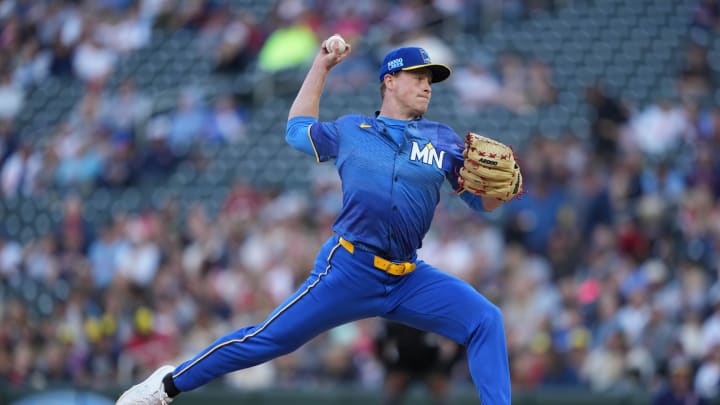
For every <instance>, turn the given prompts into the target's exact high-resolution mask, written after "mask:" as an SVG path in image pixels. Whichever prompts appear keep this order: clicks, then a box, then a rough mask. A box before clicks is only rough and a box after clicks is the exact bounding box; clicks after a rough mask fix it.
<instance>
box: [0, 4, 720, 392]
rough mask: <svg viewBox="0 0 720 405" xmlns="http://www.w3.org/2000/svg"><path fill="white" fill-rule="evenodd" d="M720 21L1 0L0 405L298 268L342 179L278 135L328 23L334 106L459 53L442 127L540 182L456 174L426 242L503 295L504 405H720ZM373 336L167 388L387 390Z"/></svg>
mask: <svg viewBox="0 0 720 405" xmlns="http://www.w3.org/2000/svg"><path fill="white" fill-rule="evenodd" d="M719 29H720V4H719V3H718V2H717V1H716V0H396V1H379V0H368V1H358V2H341V1H330V0H276V1H270V0H268V1H254V0H224V1H223V0H178V1H170V0H96V1H90V0H88V1H82V0H74V1H73V0H64V1H63V0H2V1H0V404H21V403H22V404H47V403H65V404H74V403H78V404H79V403H82V404H91V403H97V404H101V403H112V402H111V401H110V399H112V398H114V396H115V395H117V394H118V393H119V392H121V391H122V390H124V389H125V388H127V387H128V386H129V385H131V384H133V383H135V382H137V381H138V380H139V379H142V378H144V377H145V376H146V375H147V374H148V373H149V372H150V371H152V370H153V369H155V368H156V367H157V366H159V365H161V364H165V363H171V364H178V362H179V361H181V360H185V359H187V358H188V357H190V356H192V355H194V354H195V353H196V352H197V351H198V350H200V349H201V348H203V347H205V346H206V345H207V344H209V343H210V342H211V341H213V340H214V339H215V338H216V337H218V336H220V335H222V334H225V333H227V332H230V331H232V330H234V329H235V328H238V327H241V326H245V325H248V324H252V323H257V322H260V321H261V320H262V319H264V317H265V315H266V314H267V313H268V312H269V311H270V310H271V309H273V308H274V307H275V306H276V305H277V304H279V303H280V302H281V301H282V300H283V299H284V298H285V297H286V296H287V295H289V294H290V293H291V292H292V291H294V289H295V287H296V286H297V285H299V283H300V282H301V281H303V280H304V279H305V278H306V276H307V274H308V271H309V269H310V268H311V267H312V262H313V259H314V255H315V253H316V251H317V249H318V248H319V246H320V245H321V243H322V242H323V241H324V240H325V239H326V238H327V237H328V236H330V232H331V231H330V224H331V223H332V221H333V219H334V216H335V215H336V213H337V212H338V209H339V207H340V198H341V196H340V193H339V190H340V189H339V183H338V179H337V175H336V174H335V172H334V167H333V165H332V164H331V163H327V164H323V165H317V164H316V163H315V162H314V160H313V159H312V158H311V157H308V156H305V155H302V154H300V153H299V152H296V151H294V150H292V149H291V148H290V147H289V146H287V145H286V144H285V141H284V130H285V123H286V117H287V112H288V109H289V107H290V104H291V102H292V99H293V97H294V95H295V93H296V91H297V90H298V88H299V86H300V83H301V82H302V79H303V77H304V74H305V72H306V70H307V67H308V65H309V61H310V60H311V58H312V57H313V56H314V54H315V52H316V51H317V49H318V47H319V44H320V43H321V41H322V39H324V38H326V37H328V36H329V35H331V34H333V33H340V34H341V35H343V36H344V37H345V38H346V39H347V40H348V41H349V42H350V43H351V44H352V46H353V52H352V55H351V56H350V57H349V58H348V59H347V60H346V61H345V62H343V63H342V64H341V65H339V66H337V67H336V69H335V70H333V71H332V72H331V74H330V77H329V80H328V83H327V87H326V91H325V95H324V98H323V100H322V108H321V117H320V118H321V119H323V120H333V119H335V118H336V117H338V116H340V115H343V114H347V113H360V114H365V115H372V114H373V113H374V112H375V110H376V109H377V108H378V106H379V105H380V97H379V84H378V81H377V69H378V65H379V63H380V61H381V59H382V57H383V55H384V54H385V53H386V52H387V51H388V50H390V49H391V48H393V47H397V46H401V45H405V44H412V45H416V46H422V47H425V48H426V49H427V50H428V53H429V54H430V55H431V57H432V58H433V61H434V62H439V63H447V64H449V65H451V66H452V67H453V75H452V76H451V78H450V79H449V80H448V81H447V82H444V83H442V84H439V85H436V86H434V87H433V100H432V102H431V105H430V111H429V112H428V114H427V117H428V118H430V119H434V120H440V121H444V122H446V123H448V124H450V125H451V126H452V127H453V128H454V129H455V130H456V131H457V132H458V133H459V134H463V133H465V132H467V131H474V132H479V133H483V134H485V135H488V136H491V137H494V138H497V139H498V140H500V141H503V142H505V143H508V144H510V145H512V146H513V147H514V149H515V150H516V151H517V153H518V155H519V157H520V159H521V161H520V163H521V166H522V168H523V176H524V178H525V184H526V188H527V191H528V192H527V194H525V195H524V196H523V197H522V198H521V199H519V200H515V201H513V202H511V203H509V204H506V205H505V206H503V207H502V208H501V209H499V210H497V211H495V212H493V213H491V214H488V215H476V214H472V213H471V212H470V211H469V210H468V209H467V208H466V207H465V206H464V205H463V204H462V203H461V202H460V200H459V199H458V198H453V196H452V190H450V189H448V190H447V192H446V193H445V195H444V196H443V201H442V203H441V205H440V206H439V207H438V209H437V212H436V218H435V222H434V225H433V228H432V229H431V231H430V233H429V234H428V236H427V238H426V240H425V244H424V246H423V248H422V249H421V251H420V255H421V257H422V258H425V259H427V260H428V261H431V262H432V263H434V264H436V265H438V266H439V267H440V268H442V269H443V270H445V271H447V272H449V273H452V274H455V275H457V276H459V277H462V278H464V279H465V280H467V281H469V282H470V283H472V284H473V285H474V286H475V287H476V288H477V289H478V290H479V291H480V292H482V293H483V294H484V295H486V296H487V297H488V298H489V299H491V300H492V301H493V302H494V303H495V304H497V305H499V306H500V307H501V308H502V309H503V311H504V315H505V321H506V330H507V338H508V346H509V352H510V362H511V371H512V381H513V387H514V390H515V394H514V403H517V404H563V403H566V404H583V403H586V404H611V403H618V404H676V403H677V404H680V403H683V404H702V403H715V402H716V398H717V397H718V390H719V389H720V283H718V280H719V278H718V276H719V271H720V256H719V255H720V202H719V199H718V197H719V196H720V160H719V159H718V158H717V156H718V153H719V152H720V91H718V87H717V81H718V79H719V78H720V39H719V37H718V30H719ZM380 326H381V325H380V322H379V320H378V319H368V320H363V321H359V322H356V323H352V324H348V325H345V326H342V327H339V328H337V329H333V330H331V331H329V332H327V333H325V334H323V335H321V336H318V337H317V338H316V339H314V340H313V341H311V342H309V343H308V344H307V345H306V346H304V347H302V348H301V349H299V350H298V351H297V352H295V353H292V354H290V355H287V356H284V357H281V358H279V359H277V360H274V361H272V362H270V363H267V364H264V365H262V366H259V367H256V368H253V369H250V370H245V371H242V372H238V373H234V374H231V375H228V376H227V377H225V378H222V379H220V380H218V381H216V382H214V383H212V384H211V385H209V386H208V387H205V388H203V389H200V390H198V391H197V392H194V393H191V394H187V395H185V396H183V397H181V398H180V399H179V400H178V401H177V402H178V403H181V404H185V403H200V402H201V401H204V402H206V403H208V402H213V403H253V404H256V403H267V404H273V403H275V404H279V403H308V404H310V403H313V404H318V403H327V404H333V403H339V402H343V403H346V404H348V403H364V404H367V403H380V402H379V401H380V398H381V397H382V394H381V393H382V391H383V390H382V387H383V385H384V380H385V376H386V370H385V366H384V363H383V361H382V359H381V356H379V355H378V350H377V347H378V342H379V341H380V340H379V339H380V338H379V331H380V330H381V329H382V328H381V327H380ZM452 364H453V366H452V369H451V370H449V378H450V393H449V395H450V397H449V399H448V403H453V404H455V403H477V399H476V396H475V393H474V389H473V387H472V382H471V380H470V377H469V374H468V371H467V364H466V363H465V362H464V359H463V358H462V356H461V358H459V359H455V361H453V363H452ZM425 389H426V388H425V387H423V386H421V385H419V386H415V387H413V388H412V391H411V393H410V398H409V399H408V400H407V402H406V403H418V404H422V403H430V402H429V399H428V398H430V396H429V395H428V394H427V391H425ZM43 393H44V394H45V395H44V398H46V399H43V396H42V395H41V394H43ZM23 398H24V402H20V401H21V400H22V399H23ZM48 398H49V399H48ZM60 398H62V399H60ZM103 398H105V399H103ZM47 401H50V402H47ZM52 401H55V402H52ZM58 401H59V402H58ZM673 401H675V402H673ZM683 401H685V402H683ZM693 401H695V402H693ZM703 401H705V402H703Z"/></svg>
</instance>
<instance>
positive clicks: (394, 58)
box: [380, 47, 451, 83]
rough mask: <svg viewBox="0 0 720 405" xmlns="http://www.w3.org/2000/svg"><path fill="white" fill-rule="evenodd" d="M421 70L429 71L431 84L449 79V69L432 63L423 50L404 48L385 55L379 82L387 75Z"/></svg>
mask: <svg viewBox="0 0 720 405" xmlns="http://www.w3.org/2000/svg"><path fill="white" fill-rule="evenodd" d="M421 68H428V69H430V71H431V72H432V82H433V83H437V82H441V81H443V80H445V79H447V78H448V77H450V72H451V70H450V68H449V67H447V66H445V65H442V64H439V63H432V62H431V61H430V56H429V55H428V53H427V52H426V51H425V50H424V49H423V48H418V47H405V48H398V49H395V50H393V51H390V52H389V53H388V54H387V55H385V59H383V62H382V65H380V81H383V78H384V77H385V75H387V74H393V73H395V72H399V71H401V70H415V69H421Z"/></svg>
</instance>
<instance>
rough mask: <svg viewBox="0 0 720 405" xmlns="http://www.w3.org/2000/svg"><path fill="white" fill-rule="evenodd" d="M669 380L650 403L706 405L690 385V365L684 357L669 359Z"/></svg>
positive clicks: (661, 404) (662, 404)
mask: <svg viewBox="0 0 720 405" xmlns="http://www.w3.org/2000/svg"><path fill="white" fill-rule="evenodd" d="M668 371H669V372H668V374H669V375H668V376H669V379H670V380H669V382H668V384H667V385H666V386H665V387H663V388H662V390H661V391H660V392H659V393H658V394H657V395H656V396H655V398H653V401H652V405H688V404H693V405H706V404H707V401H706V400H705V399H704V398H702V397H700V396H699V395H698V394H697V393H696V392H695V391H694V390H693V387H692V373H693V370H692V365H691V363H690V361H689V360H688V359H686V358H682V357H678V358H674V359H672V360H671V361H670V364H669V370H668Z"/></svg>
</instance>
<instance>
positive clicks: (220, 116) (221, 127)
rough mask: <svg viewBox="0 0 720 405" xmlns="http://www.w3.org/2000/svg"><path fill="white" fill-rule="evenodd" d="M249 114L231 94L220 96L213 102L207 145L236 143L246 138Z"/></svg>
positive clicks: (205, 140)
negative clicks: (247, 115)
mask: <svg viewBox="0 0 720 405" xmlns="http://www.w3.org/2000/svg"><path fill="white" fill-rule="evenodd" d="M246 114H247V112H246V111H245V109H244V108H243V107H241V106H239V105H238V104H237V102H236V99H235V97H234V96H233V95H231V94H226V95H220V96H218V97H217V98H216V99H215V100H214V102H213V108H212V109H211V111H210V114H209V117H208V121H209V122H208V126H209V128H208V129H207V136H206V138H205V139H203V141H204V142H207V143H219V144H228V143H236V142H238V141H240V140H241V139H243V138H244V137H245V136H246V131H247V129H246V121H247V118H246Z"/></svg>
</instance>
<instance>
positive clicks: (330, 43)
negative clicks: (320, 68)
mask: <svg viewBox="0 0 720 405" xmlns="http://www.w3.org/2000/svg"><path fill="white" fill-rule="evenodd" d="M345 48H347V44H346V43H345V40H344V39H343V37H341V36H340V35H338V34H335V35H332V36H331V37H330V38H328V39H326V40H325V49H327V51H328V52H329V53H332V52H337V53H343V52H345Z"/></svg>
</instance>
